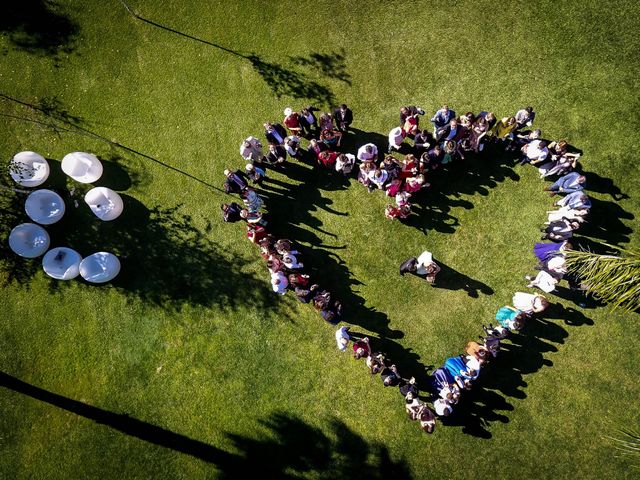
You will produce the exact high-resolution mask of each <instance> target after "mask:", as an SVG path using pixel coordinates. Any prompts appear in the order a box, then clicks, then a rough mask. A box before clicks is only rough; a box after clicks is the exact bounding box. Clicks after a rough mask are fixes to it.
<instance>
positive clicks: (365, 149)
mask: <svg viewBox="0 0 640 480" xmlns="http://www.w3.org/2000/svg"><path fill="white" fill-rule="evenodd" d="M356 158H357V159H358V161H360V162H369V161H371V162H376V161H377V160H378V147H376V146H375V145H374V144H373V143H367V144H365V145H362V146H361V147H360V148H359V149H358V154H357V155H356Z"/></svg>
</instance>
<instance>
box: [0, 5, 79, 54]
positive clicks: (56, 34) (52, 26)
mask: <svg viewBox="0 0 640 480" xmlns="http://www.w3.org/2000/svg"><path fill="white" fill-rule="evenodd" d="M0 32H3V33H5V34H6V35H7V38H8V39H9V42H11V44H12V45H13V46H14V47H15V48H17V49H19V50H23V51H25V52H28V53H30V54H33V55H40V56H48V57H52V58H53V59H54V60H55V61H56V62H57V61H59V60H60V56H61V54H63V53H64V54H68V53H71V52H73V50H74V49H75V45H76V42H77V40H78V37H79V34H80V27H79V25H78V24H77V23H76V22H75V21H73V20H72V19H71V18H70V17H69V16H68V15H67V14H66V12H65V11H64V8H63V7H61V6H60V4H59V3H58V2H55V1H53V0H20V1H14V2H9V6H8V7H7V6H5V7H4V8H3V9H2V15H0ZM4 53H5V54H6V53H7V52H6V51H5V52H4Z"/></svg>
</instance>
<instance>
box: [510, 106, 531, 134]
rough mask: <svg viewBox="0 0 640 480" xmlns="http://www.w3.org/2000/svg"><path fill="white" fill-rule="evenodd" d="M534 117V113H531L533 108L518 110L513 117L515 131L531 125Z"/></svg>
mask: <svg viewBox="0 0 640 480" xmlns="http://www.w3.org/2000/svg"><path fill="white" fill-rule="evenodd" d="M535 116H536V112H534V111H533V107H525V108H523V109H522V110H518V111H517V112H516V115H515V117H516V130H520V129H521V128H524V127H530V126H531V125H533V120H534V118H535Z"/></svg>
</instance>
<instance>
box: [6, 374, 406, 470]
mask: <svg viewBox="0 0 640 480" xmlns="http://www.w3.org/2000/svg"><path fill="white" fill-rule="evenodd" d="M0 386H2V387H4V388H6V389H9V390H12V391H14V392H16V393H20V394H22V395H25V396H28V397H31V398H33V399H36V400H40V401H42V402H45V403H48V404H50V405H53V406H55V407H58V408H61V409H63V410H66V411H67V412H70V413H73V414H75V415H79V416H81V417H84V418H86V419H88V420H92V421H94V422H96V423H98V424H100V425H104V426H106V427H109V428H111V429H114V430H116V431H118V432H121V433H123V434H125V435H129V436H131V437H134V438H138V439H140V440H142V441H144V442H148V443H150V444H153V445H157V446H160V447H164V448H168V449H171V450H173V451H176V452H179V453H183V454H186V455H190V456H192V457H194V458H197V459H199V460H202V461H205V462H208V463H211V464H213V465H214V466H215V467H216V468H217V469H219V471H220V473H221V478H252V477H253V476H255V472H256V471H258V472H260V475H261V476H262V477H264V478H279V479H280V478H281V479H298V478H301V476H302V475H304V476H313V477H314V478H326V479H333V478H361V479H377V478H379V479H385V478H400V479H404V478H411V475H410V472H409V471H408V469H407V467H406V466H405V465H406V464H405V462H404V459H402V458H401V459H400V460H398V461H394V460H392V459H391V457H390V454H389V451H388V449H387V448H386V447H385V446H383V445H381V444H379V443H369V442H367V441H366V440H365V439H364V438H362V437H360V436H359V435H358V434H356V433H355V432H353V431H352V430H350V429H349V428H348V427H347V426H346V425H345V424H344V423H343V422H342V421H340V420H338V419H337V418H335V417H331V418H330V419H329V422H328V423H329V428H328V431H327V432H325V431H323V430H322V429H320V428H317V427H314V426H312V425H309V424H308V423H306V422H305V421H304V420H302V419H301V418H299V417H296V416H294V415H290V414H288V413H284V412H275V413H273V414H272V415H271V416H270V417H268V418H267V419H266V420H259V421H258V422H259V424H260V428H258V429H257V430H256V431H255V435H254V436H252V437H248V436H243V435H237V434H232V433H227V434H226V436H227V438H229V439H230V440H231V442H232V443H233V445H234V447H235V451H236V452H235V453H231V452H228V451H225V450H222V449H220V448H218V447H214V446H213V445H210V444H208V443H206V442H203V441H200V440H196V439H193V438H190V437H187V436H186V435H182V434H180V433H177V432H173V431H171V430H168V429H165V428H162V427H159V426H157V425H154V424H152V423H148V422H145V421H143V420H138V419H137V418H134V417H131V416H129V415H127V414H126V413H114V412H110V411H108V410H104V409H102V408H98V407H94V406H92V405H89V404H87V403H84V402H80V401H77V400H73V399H71V398H68V397H64V396H62V395H59V394H56V393H53V392H50V391H48V390H45V389H42V388H40V387H36V386H35V385H31V384H29V383H26V382H23V381H22V380H19V379H18V378H16V377H14V376H12V375H9V374H7V373H4V372H0Z"/></svg>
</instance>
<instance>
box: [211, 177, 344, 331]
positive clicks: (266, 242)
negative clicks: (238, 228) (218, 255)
mask: <svg viewBox="0 0 640 480" xmlns="http://www.w3.org/2000/svg"><path fill="white" fill-rule="evenodd" d="M224 173H225V176H226V180H225V190H226V191H227V192H228V193H237V194H239V196H240V198H241V199H242V202H243V204H244V205H243V206H241V205H239V204H238V203H236V202H231V203H223V204H222V206H221V209H222V217H223V219H224V221H225V222H237V221H240V220H244V221H245V222H246V233H247V238H248V239H249V240H250V241H251V242H252V243H254V244H256V245H258V246H259V247H260V255H261V256H262V258H263V259H264V261H265V265H266V267H267V270H268V271H269V275H270V278H271V287H272V289H273V291H274V292H275V293H277V294H280V295H284V294H286V293H287V291H291V292H293V294H294V295H295V296H296V298H297V299H298V300H299V301H300V302H302V303H311V304H312V305H313V307H314V308H315V309H316V310H317V311H318V312H319V314H320V316H321V317H322V318H323V319H324V320H326V321H327V322H329V323H331V324H334V325H335V324H337V323H338V322H340V320H341V319H342V315H343V311H342V302H341V301H340V300H338V299H336V298H335V296H334V295H332V293H331V292H329V291H327V290H324V289H322V288H320V286H319V285H318V284H316V283H313V282H312V281H311V279H310V276H309V274H307V273H306V271H305V268H304V264H303V263H302V262H301V253H300V252H299V251H298V250H296V249H295V248H294V246H293V244H292V242H291V241H290V240H288V239H278V238H276V237H275V236H274V235H273V234H272V233H270V232H269V230H268V221H267V220H266V219H265V218H264V216H263V212H262V207H263V206H264V202H263V200H262V198H261V197H260V196H259V195H258V193H257V192H256V191H255V190H254V189H252V188H250V186H249V180H248V178H247V176H246V175H245V174H244V173H243V172H241V171H236V172H232V171H230V170H225V172H224Z"/></svg>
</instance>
